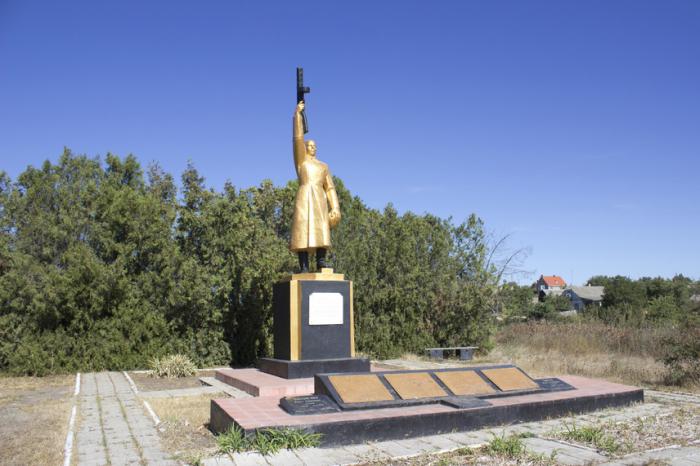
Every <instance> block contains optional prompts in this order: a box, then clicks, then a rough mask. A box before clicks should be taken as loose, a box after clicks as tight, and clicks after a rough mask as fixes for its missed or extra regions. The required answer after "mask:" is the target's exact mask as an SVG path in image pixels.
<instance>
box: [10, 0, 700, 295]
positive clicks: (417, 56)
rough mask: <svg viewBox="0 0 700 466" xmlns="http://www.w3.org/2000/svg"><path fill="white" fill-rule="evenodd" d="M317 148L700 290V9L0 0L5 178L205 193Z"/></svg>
mask: <svg viewBox="0 0 700 466" xmlns="http://www.w3.org/2000/svg"><path fill="white" fill-rule="evenodd" d="M296 66H304V69H305V77H306V81H307V83H308V85H309V86H311V88H312V92H311V95H310V97H309V99H308V103H307V108H308V117H309V124H310V128H311V133H310V135H309V136H310V137H313V138H314V139H315V140H316V141H317V143H318V148H319V153H318V156H319V158H320V159H321V160H324V161H326V162H328V163H329V165H330V167H331V169H332V171H333V173H334V174H335V175H337V176H339V177H340V178H342V179H343V180H344V182H345V184H346V185H347V187H348V188H349V189H350V190H351V191H352V192H353V193H354V194H356V195H358V196H360V197H361V198H362V199H363V200H364V201H365V202H366V203H367V204H369V205H370V206H371V207H375V208H382V207H383V206H385V205H386V204H387V203H388V202H392V203H393V204H394V205H395V206H396V207H397V208H398V209H399V210H400V211H401V212H405V211H409V210H410V211H414V212H417V213H423V212H431V213H435V214H437V215H440V216H452V217H453V218H454V219H455V220H462V219H464V218H466V217H467V216H468V215H469V214H470V213H471V212H475V213H477V214H478V215H479V216H481V217H482V218H483V219H484V221H485V222H486V226H487V227H488V228H489V229H491V230H493V231H494V232H495V234H497V235H502V234H508V233H511V234H512V239H511V242H510V245H511V247H513V248H517V247H530V248H531V254H530V256H529V257H528V259H527V261H526V262H525V264H524V268H525V269H527V270H529V271H531V272H532V274H531V275H530V276H528V277H525V278H521V281H523V282H527V281H531V280H534V279H535V278H536V277H537V276H538V275H539V274H541V273H544V274H559V275H562V276H563V277H564V278H565V279H566V280H568V281H571V280H572V279H573V282H574V283H581V282H583V281H585V280H586V279H587V278H588V277H590V276H591V275H594V274H623V275H629V276H632V277H639V276H645V275H653V276H656V275H662V276H671V275H673V274H675V273H683V274H686V275H689V276H691V277H694V278H696V279H698V278H700V265H699V264H700V246H699V244H698V238H700V187H699V186H700V179H699V178H700V177H699V174H700V84H699V83H700V2H697V1H685V2H684V1H673V0H671V1H657V2H645V1H609V0H606V1H586V2H573V1H561V0H553V1H549V2H541V1H512V2H505V1H489V2H486V1H483V2H475V1H453V2H428V1H422V2H415V1H395V2H379V1H353V2H321V1H319V2H302V1H294V2H291V1H285V2H282V1H279V2H245V3H244V2H232V1H207V2H191V1H190V2H175V1H168V2H143V1H130V0H129V1H126V0H122V1H119V2H116V1H114V2H95V1H84V2H83V1H73V2H48V1H47V2H34V1H19V0H17V1H9V0H0V170H5V171H7V172H8V173H9V174H10V176H12V177H13V178H14V177H16V176H17V175H18V174H19V173H20V172H21V171H22V170H24V169H25V168H26V167H27V166H28V165H35V166H36V165H39V164H40V163H41V162H42V161H43V160H45V159H47V158H49V159H52V160H56V158H57V157H58V156H59V155H60V153H61V152H62V148H63V147H64V146H67V147H69V148H71V149H72V150H73V151H74V152H77V153H86V154H89V155H104V154H105V153H107V152H112V153H116V154H119V155H126V154H128V153H133V154H135V155H136V156H137V157H138V158H139V160H141V161H142V162H143V163H144V164H147V163H149V162H151V161H157V162H158V163H159V164H160V165H161V166H162V167H163V168H165V169H166V170H167V171H169V172H171V173H173V174H174V175H175V176H176V177H179V174H180V173H181V172H182V171H183V169H184V168H185V166H186V164H187V161H188V160H191V161H192V162H193V163H194V164H195V166H196V167H197V168H198V169H199V170H200V172H201V174H202V175H203V176H205V178H206V180H207V184H208V185H210V186H213V187H215V188H217V189H220V188H221V187H222V186H223V183H224V182H225V181H226V180H230V181H231V182H232V183H233V184H234V185H236V186H239V187H248V186H251V185H255V184H258V183H259V182H260V181H261V180H262V179H264V178H269V179H271V180H272V181H273V182H274V183H276V184H283V183H285V182H286V181H287V180H289V179H291V178H293V177H294V170H293V166H292V155H291V143H290V132H291V115H292V111H293V108H294V104H295V101H294V99H295V93H294V85H295V82H294V79H295V77H294V72H295V67H296Z"/></svg>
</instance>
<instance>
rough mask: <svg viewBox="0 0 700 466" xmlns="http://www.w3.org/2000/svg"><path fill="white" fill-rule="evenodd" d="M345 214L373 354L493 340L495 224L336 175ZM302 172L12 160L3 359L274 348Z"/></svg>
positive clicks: (0, 329)
mask: <svg viewBox="0 0 700 466" xmlns="http://www.w3.org/2000/svg"><path fill="white" fill-rule="evenodd" d="M335 181H336V189H337V191H338V195H339V198H340V203H341V208H342V211H343V221H342V222H341V224H340V226H339V227H338V228H337V229H336V230H334V232H333V244H334V249H333V251H332V256H331V259H332V261H333V262H334V265H335V268H336V269H337V270H338V271H340V272H342V273H345V274H346V277H347V278H348V279H351V280H353V281H354V286H355V303H354V304H355V327H356V328H355V334H356V344H357V349H358V351H360V352H362V353H365V354H367V355H370V356H373V357H381V358H384V357H393V356H397V355H400V354H402V353H404V352H408V351H414V352H420V351H422V350H423V348H425V347H428V346H436V345H453V344H460V345H462V344H472V345H476V346H481V347H482V348H485V349H487V348H489V347H490V344H491V343H490V337H491V335H492V332H493V328H494V327H493V319H492V311H493V309H494V303H495V302H496V300H497V294H498V293H497V291H498V287H497V285H498V283H497V282H498V277H499V271H497V270H496V267H495V266H494V265H493V264H492V262H491V258H492V255H493V252H494V251H493V248H491V247H490V245H489V236H488V234H487V232H486V231H485V227H484V224H483V222H482V221H481V220H480V219H479V218H478V217H477V216H475V215H471V216H470V217H469V218H468V219H466V220H465V221H464V222H462V223H455V222H453V221H452V220H451V219H443V218H438V217H436V216H433V215H430V214H424V215H416V214H413V213H405V214H403V215H400V214H399V213H398V212H397V211H396V209H394V208H393V207H392V206H391V205H388V206H386V207H385V208H384V209H383V210H377V209H371V208H369V207H368V206H367V205H365V204H364V203H363V202H362V200H361V199H360V198H358V197H356V196H353V195H352V194H351V193H350V192H349V191H348V190H347V189H346V188H345V186H344V185H343V183H342V181H341V180H339V179H336V180H335ZM296 188H297V182H296V181H290V182H289V183H287V185H285V186H281V187H279V186H274V185H273V184H272V183H271V182H269V181H263V182H262V183H261V184H260V185H259V186H255V187H251V188H245V189H239V188H236V187H234V186H233V185H232V184H230V183H227V184H226V185H225V186H224V187H223V189H222V190H220V191H217V190H214V189H211V188H208V187H207V186H206V185H205V182H204V179H203V177H202V176H200V174H199V173H198V172H197V170H196V168H195V167H194V166H191V165H190V166H188V168H187V169H186V170H185V171H184V172H183V173H182V175H181V183H180V187H179V188H178V186H177V184H176V183H175V180H174V178H173V176H172V175H170V174H168V173H166V172H164V171H163V170H162V169H161V168H160V167H159V166H158V165H152V166H149V167H147V168H146V169H145V170H144V169H143V168H142V166H141V165H140V163H139V162H138V160H137V159H136V158H135V157H134V156H132V155H129V156H127V157H123V158H120V157H117V156H115V155H112V154H108V155H107V156H106V157H105V158H104V160H102V159H100V158H97V157H88V156H85V155H75V154H73V153H72V152H71V151H70V150H68V149H66V150H65V151H64V153H63V154H62V155H61V156H60V158H59V159H58V160H57V162H56V163H53V162H51V161H46V162H44V164H43V165H42V166H41V167H39V168H35V167H28V168H27V169H26V170H25V171H24V172H22V173H21V174H20V175H19V176H18V177H17V178H16V180H12V179H10V177H9V176H8V175H7V174H6V173H4V172H0V372H5V373H12V374H33V375H43V374H48V373H58V372H66V371H76V370H80V371H88V370H90V371H92V370H106V369H109V370H122V369H132V368H139V367H145V366H146V365H147V363H148V361H149V360H150V359H151V358H154V357H160V356H163V355H166V354H171V353H176V352H177V353H183V354H186V355H188V356H189V357H190V358H192V359H193V360H194V361H195V362H196V363H197V365H199V366H200V367H201V366H213V365H219V364H235V365H248V364H251V363H253V362H254V361H255V359H256V358H258V357H260V356H265V355H270V354H271V344H272V342H271V338H272V331H271V327H272V314H271V301H272V284H273V283H274V282H276V281H278V280H280V279H282V278H283V277H284V276H285V275H288V274H289V273H290V272H291V271H293V270H294V267H295V265H296V264H295V262H296V261H295V257H294V256H293V255H292V254H291V253H290V252H289V251H288V249H287V244H288V241H289V234H290V227H291V225H290V222H291V214H292V209H293V206H294V204H293V200H294V196H295V193H296Z"/></svg>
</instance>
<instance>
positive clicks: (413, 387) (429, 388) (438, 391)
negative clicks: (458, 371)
mask: <svg viewBox="0 0 700 466" xmlns="http://www.w3.org/2000/svg"><path fill="white" fill-rule="evenodd" d="M384 378H385V379H386V380H387V382H389V383H390V384H391V386H392V388H393V389H394V390H395V391H396V393H398V395H399V396H400V397H401V399H403V400H411V399H417V398H433V397H441V396H447V393H446V392H445V390H443V389H442V388H440V386H439V385H438V384H437V383H436V382H435V380H433V378H432V377H431V376H430V374H429V373H427V372H417V373H411V372H409V373H403V374H385V376H384Z"/></svg>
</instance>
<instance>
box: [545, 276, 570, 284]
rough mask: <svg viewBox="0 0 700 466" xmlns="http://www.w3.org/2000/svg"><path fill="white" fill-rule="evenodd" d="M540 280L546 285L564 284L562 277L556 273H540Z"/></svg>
mask: <svg viewBox="0 0 700 466" xmlns="http://www.w3.org/2000/svg"><path fill="white" fill-rule="evenodd" d="M542 280H543V281H544V283H545V284H546V285H547V286H566V282H565V281H564V279H563V278H561V277H560V276H558V275H550V276H545V275H542Z"/></svg>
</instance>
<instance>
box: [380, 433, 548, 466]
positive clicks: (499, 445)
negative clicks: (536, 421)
mask: <svg viewBox="0 0 700 466" xmlns="http://www.w3.org/2000/svg"><path fill="white" fill-rule="evenodd" d="M531 436H532V435H529V434H513V435H506V434H505V433H504V434H501V435H496V434H492V438H491V440H490V441H489V442H488V443H487V444H486V445H483V446H480V447H473V448H469V447H464V448H460V449H457V450H455V451H452V452H449V453H438V454H426V455H420V456H416V457H412V458H400V459H389V460H379V461H373V462H370V463H366V464H367V465H372V466H374V465H377V466H379V465H382V466H384V465H392V466H424V465H430V466H452V465H460V466H463V465H469V466H476V465H478V466H482V465H489V466H491V465H498V466H521V465H522V466H524V465H528V466H550V465H555V464H558V463H557V461H556V454H553V455H551V456H546V455H541V454H536V453H533V452H532V451H530V450H528V449H527V446H526V445H525V442H524V439H525V438H529V437H531Z"/></svg>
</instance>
